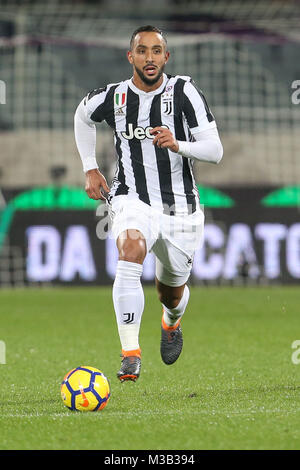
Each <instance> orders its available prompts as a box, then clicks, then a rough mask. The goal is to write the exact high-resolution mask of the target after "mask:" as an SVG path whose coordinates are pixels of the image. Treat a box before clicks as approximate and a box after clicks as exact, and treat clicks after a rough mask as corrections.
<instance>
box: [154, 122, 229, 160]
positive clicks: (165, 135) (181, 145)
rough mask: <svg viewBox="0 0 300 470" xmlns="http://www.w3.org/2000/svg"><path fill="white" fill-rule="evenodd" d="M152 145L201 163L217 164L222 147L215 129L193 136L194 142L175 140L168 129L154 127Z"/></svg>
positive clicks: (221, 153) (220, 157)
mask: <svg viewBox="0 0 300 470" xmlns="http://www.w3.org/2000/svg"><path fill="white" fill-rule="evenodd" d="M150 133H151V134H153V135H154V139H153V145H157V146H158V147H160V148H168V149H169V150H171V152H175V153H179V154H180V155H182V156H183V157H187V158H191V159H194V160H198V161H201V162H209V163H219V162H220V161H221V159H222V156H223V146H222V143H221V140H220V137H219V133H218V130H217V128H216V127H214V128H209V129H206V130H204V131H201V132H197V133H195V134H194V135H193V137H194V139H195V141H194V142H186V141H180V140H176V139H175V137H174V135H173V134H172V132H171V131H170V129H166V128H164V127H154V128H153V129H152V130H151V131H150Z"/></svg>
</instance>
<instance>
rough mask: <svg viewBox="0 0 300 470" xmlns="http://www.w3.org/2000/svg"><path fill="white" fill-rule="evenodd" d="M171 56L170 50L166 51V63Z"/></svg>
mask: <svg viewBox="0 0 300 470" xmlns="http://www.w3.org/2000/svg"><path fill="white" fill-rule="evenodd" d="M169 57H170V52H169V51H166V52H165V60H166V63H167V62H168V60H169Z"/></svg>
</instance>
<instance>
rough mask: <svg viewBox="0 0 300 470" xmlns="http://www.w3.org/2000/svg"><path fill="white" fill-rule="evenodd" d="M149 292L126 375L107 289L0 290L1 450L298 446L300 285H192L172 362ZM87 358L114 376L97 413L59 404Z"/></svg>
mask: <svg viewBox="0 0 300 470" xmlns="http://www.w3.org/2000/svg"><path fill="white" fill-rule="evenodd" d="M145 298H146V303H145V311H144V315H143V319H142V325H141V335H140V345H141V348H142V359H143V362H142V374H141V377H140V378H139V380H138V381H137V383H131V382H127V383H123V384H121V383H119V382H118V380H117V378H116V372H117V370H118V368H119V365H120V357H119V354H120V344H119V338H118V334H117V327H116V321H115V316H114V311H113V306H112V299H111V288H66V289H63V288H62V289H59V288H52V289H51V288H49V289H28V290H22V289H20V290H18V289H16V290H2V291H0V320H1V329H0V331H1V333H0V340H2V341H4V342H5V345H6V364H0V378H1V380H0V384H1V400H0V430H1V432H0V434H1V439H0V448H1V449H105V450H117V449H123V450H133V449H134V450H135V449H143V450H146V449H150V450H187V449H194V450H201V449H299V448H300V428H299V421H300V364H299V365H297V364H295V363H293V361H292V354H293V353H296V351H295V350H294V349H292V343H293V342H294V341H295V340H297V339H300V329H299V305H300V290H299V288H298V287H296V288H293V287H286V288H283V287H272V288H271V287H262V288H225V287H223V288H213V287H210V288H203V287H202V288H196V287H193V288H191V297H190V302H189V305H188V308H187V311H186V313H185V316H184V319H183V321H182V327H183V335H184V347H183V352H182V354H181V356H180V358H179V359H178V361H177V362H176V363H175V364H174V365H172V366H166V365H164V364H163V363H162V361H161V358H160V353H159V342H160V318H161V307H160V304H159V302H158V299H157V296H156V292H155V290H154V289H152V288H145ZM299 357H300V354H299ZM79 365H90V366H94V367H97V368H99V369H100V370H102V371H103V372H104V373H105V375H107V377H108V378H109V380H110V384H111V393H112V394H111V399H110V402H109V403H108V405H107V407H106V408H105V409H104V410H103V411H101V412H99V413H80V412H71V411H69V410H68V409H67V408H66V407H64V405H63V403H62V401H61V398H60V384H61V381H62V379H63V377H64V375H65V374H66V372H68V371H69V370H70V369H72V368H73V367H76V366H79Z"/></svg>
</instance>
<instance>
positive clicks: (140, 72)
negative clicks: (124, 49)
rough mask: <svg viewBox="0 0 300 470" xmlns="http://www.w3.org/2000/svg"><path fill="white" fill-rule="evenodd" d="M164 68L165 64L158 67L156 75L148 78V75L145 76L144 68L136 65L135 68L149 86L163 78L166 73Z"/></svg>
mask: <svg viewBox="0 0 300 470" xmlns="http://www.w3.org/2000/svg"><path fill="white" fill-rule="evenodd" d="M164 68H165V66H164V65H162V66H161V67H160V68H158V74H157V75H156V77H153V78H148V77H146V76H145V74H144V72H143V71H142V70H140V69H139V68H137V67H136V66H134V69H135V70H136V72H137V74H138V76H139V77H140V79H141V80H142V81H143V82H144V83H145V84H146V85H148V86H151V85H155V83H157V82H158V80H159V79H160V78H161V76H162V74H163V73H164Z"/></svg>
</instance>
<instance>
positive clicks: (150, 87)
mask: <svg viewBox="0 0 300 470" xmlns="http://www.w3.org/2000/svg"><path fill="white" fill-rule="evenodd" d="M163 81H164V76H163V75H162V76H161V77H160V79H159V80H158V81H157V82H156V83H154V84H153V85H147V84H146V83H145V82H143V80H142V79H141V78H140V77H139V75H138V74H137V73H134V74H133V77H132V83H133V84H134V86H136V88H138V89H139V90H142V91H145V92H146V93H149V92H150V91H154V90H157V88H159V87H160V86H161V85H162V83H163Z"/></svg>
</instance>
